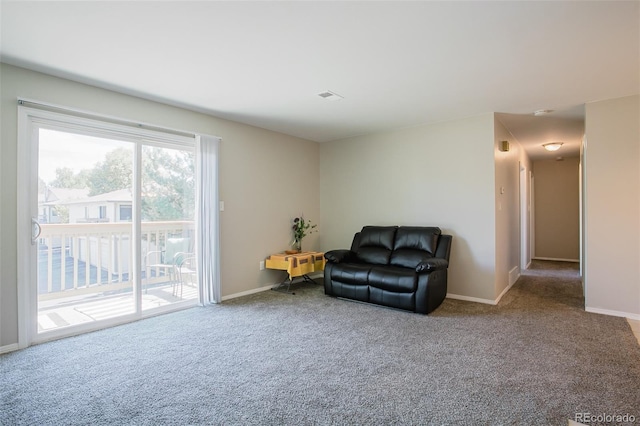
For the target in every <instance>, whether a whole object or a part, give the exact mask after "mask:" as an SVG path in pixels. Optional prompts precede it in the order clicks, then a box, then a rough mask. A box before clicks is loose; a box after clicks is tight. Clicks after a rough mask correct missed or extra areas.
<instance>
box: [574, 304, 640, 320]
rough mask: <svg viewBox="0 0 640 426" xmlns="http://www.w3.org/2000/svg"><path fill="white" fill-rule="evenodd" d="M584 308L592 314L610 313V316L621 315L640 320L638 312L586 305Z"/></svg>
mask: <svg viewBox="0 0 640 426" xmlns="http://www.w3.org/2000/svg"><path fill="white" fill-rule="evenodd" d="M584 310H585V311H587V312H591V313H592V314H601V315H610V316H612V317H623V318H629V319H632V320H637V321H640V314H632V313H630V312H622V311H612V310H610V309H601V308H590V307H588V306H587V307H585V308H584Z"/></svg>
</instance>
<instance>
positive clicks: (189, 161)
mask: <svg viewBox="0 0 640 426" xmlns="http://www.w3.org/2000/svg"><path fill="white" fill-rule="evenodd" d="M141 167H142V169H141V188H142V190H141V199H140V200H141V201H140V202H141V205H140V207H141V221H142V222H141V228H140V229H141V250H140V252H141V255H142V265H141V267H142V268H141V272H140V277H141V279H142V288H143V291H142V310H143V311H144V310H148V309H153V308H159V307H161V306H165V305H170V304H176V303H190V304H195V303H197V300H198V288H197V282H198V281H197V276H196V267H195V254H194V251H195V232H194V229H195V222H194V219H195V161H194V150H193V148H184V149H180V148H167V147H164V146H152V145H144V146H143V147H142V166H141Z"/></svg>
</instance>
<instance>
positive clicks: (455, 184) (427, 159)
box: [320, 114, 496, 300]
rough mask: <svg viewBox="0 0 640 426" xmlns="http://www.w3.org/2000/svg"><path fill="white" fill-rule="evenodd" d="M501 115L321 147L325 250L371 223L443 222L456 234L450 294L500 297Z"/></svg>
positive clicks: (345, 241) (445, 228)
mask: <svg viewBox="0 0 640 426" xmlns="http://www.w3.org/2000/svg"><path fill="white" fill-rule="evenodd" d="M493 140H494V116H493V114H484V115H481V116H478V117H471V118H466V119H462V120H456V121H450V122H444V123H438V124H433V125H427V126H419V127H413V128H409V129H402V130H396V131H392V132H388V133H379V134H375V135H369V136H360V137H354V138H350V139H345V140H340V141H335V142H327V143H322V144H321V145H320V206H321V215H322V216H321V217H322V227H323V233H322V238H321V247H322V249H323V250H330V249H336V248H348V247H349V246H350V244H351V239H352V238H353V235H354V233H355V232H357V231H359V230H360V229H361V228H362V227H363V226H364V225H429V226H439V227H440V228H442V230H443V232H445V233H450V234H452V235H453V237H454V238H453V247H452V251H451V263H450V267H449V285H448V287H449V293H451V294H456V295H460V296H466V297H471V298H478V299H484V300H494V299H495V297H496V294H495V253H496V246H495V232H496V231H495V226H494V225H495V217H494V215H495V211H494V200H495V190H494V151H493Z"/></svg>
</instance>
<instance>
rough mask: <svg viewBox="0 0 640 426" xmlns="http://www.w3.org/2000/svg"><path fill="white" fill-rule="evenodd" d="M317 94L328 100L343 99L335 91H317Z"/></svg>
mask: <svg viewBox="0 0 640 426" xmlns="http://www.w3.org/2000/svg"><path fill="white" fill-rule="evenodd" d="M318 96H320V97H321V98H322V99H326V100H328V101H339V100H340V99H344V98H343V97H342V96H340V95H338V94H337V93H333V92H331V91H329V90H327V91H326V92H322V93H318Z"/></svg>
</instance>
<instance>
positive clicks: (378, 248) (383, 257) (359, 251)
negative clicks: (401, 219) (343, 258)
mask: <svg viewBox="0 0 640 426" xmlns="http://www.w3.org/2000/svg"><path fill="white" fill-rule="evenodd" d="M397 229H398V227H397V226H365V227H364V228H362V231H360V235H359V240H358V246H357V247H354V248H355V250H354V251H355V254H356V258H357V260H358V261H359V262H362V263H368V264H371V265H388V264H389V259H390V258H391V251H392V250H393V244H394V241H395V236H396V231H397Z"/></svg>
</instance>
